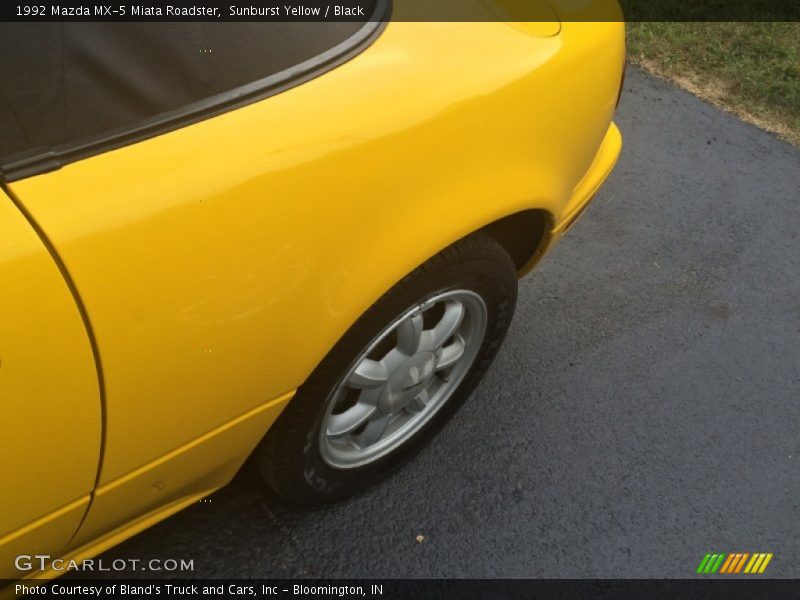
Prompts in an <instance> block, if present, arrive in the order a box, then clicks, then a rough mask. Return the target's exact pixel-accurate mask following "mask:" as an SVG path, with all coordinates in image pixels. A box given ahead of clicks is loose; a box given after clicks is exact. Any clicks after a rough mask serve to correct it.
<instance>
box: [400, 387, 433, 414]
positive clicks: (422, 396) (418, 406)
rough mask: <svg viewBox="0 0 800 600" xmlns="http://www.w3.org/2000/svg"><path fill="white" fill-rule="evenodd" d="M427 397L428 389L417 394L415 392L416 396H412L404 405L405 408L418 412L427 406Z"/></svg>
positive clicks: (428, 395) (411, 411) (428, 396)
mask: <svg viewBox="0 0 800 600" xmlns="http://www.w3.org/2000/svg"><path fill="white" fill-rule="evenodd" d="M429 399H430V394H428V390H422V391H421V392H420V393H419V394H417V396H416V398H414V399H413V400H412V401H411V402H410V403H409V404H408V406H406V410H407V411H408V412H410V413H418V412H419V411H421V410H423V409H424V408H425V407H426V406H428V400H429Z"/></svg>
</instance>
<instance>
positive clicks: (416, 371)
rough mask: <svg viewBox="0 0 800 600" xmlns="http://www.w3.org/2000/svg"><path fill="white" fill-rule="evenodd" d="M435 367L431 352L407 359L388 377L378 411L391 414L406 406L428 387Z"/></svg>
mask: <svg viewBox="0 0 800 600" xmlns="http://www.w3.org/2000/svg"><path fill="white" fill-rule="evenodd" d="M435 367H436V355H435V354H434V353H433V352H420V353H419V354H415V355H414V356H412V357H411V358H409V359H408V360H407V361H406V362H405V363H403V364H402V365H401V366H400V367H398V368H397V370H396V371H395V372H394V373H392V374H391V375H390V376H389V379H388V381H387V382H386V386H385V387H384V388H383V393H381V396H380V398H379V400H378V410H380V411H381V412H383V413H385V414H393V413H396V412H399V411H401V410H402V409H403V408H405V407H406V406H408V404H409V403H410V402H411V401H412V400H413V399H414V398H415V397H417V396H418V395H419V393H420V392H421V391H422V390H424V389H425V387H426V386H427V385H428V383H429V382H430V380H431V377H432V376H433V373H434V368H435Z"/></svg>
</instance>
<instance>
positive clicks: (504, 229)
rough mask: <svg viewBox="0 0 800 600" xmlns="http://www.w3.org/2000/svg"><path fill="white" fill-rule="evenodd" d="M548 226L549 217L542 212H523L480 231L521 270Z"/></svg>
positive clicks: (534, 210) (484, 227) (535, 249)
mask: <svg viewBox="0 0 800 600" xmlns="http://www.w3.org/2000/svg"><path fill="white" fill-rule="evenodd" d="M549 224H550V215H549V214H548V213H547V211H544V210H537V209H531V210H524V211H522V212H518V213H514V214H513V215H508V216H506V217H503V218H502V219H498V220H497V221H494V222H493V223H489V224H488V225H484V226H483V227H482V228H481V231H483V232H485V233H487V234H488V235H490V236H491V237H492V238H494V240H495V241H496V242H497V243H498V244H500V245H501V246H502V247H503V248H504V249H505V251H506V252H508V254H509V256H511V260H513V261H514V265H516V267H517V269H518V270H519V269H522V268H523V267H524V266H525V265H526V264H528V261H530V259H531V258H533V255H534V254H535V253H536V251H537V250H538V249H539V248H540V247H541V246H542V242H544V240H545V236H546V233H547V230H548V225H549Z"/></svg>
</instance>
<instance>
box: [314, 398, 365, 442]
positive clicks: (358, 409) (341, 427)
mask: <svg viewBox="0 0 800 600" xmlns="http://www.w3.org/2000/svg"><path fill="white" fill-rule="evenodd" d="M376 410H377V408H376V407H375V406H373V405H371V404H367V403H366V402H359V403H357V404H356V405H355V406H352V407H350V408H348V409H347V410H346V411H344V412H343V413H341V414H338V415H331V416H330V417H329V418H328V428H327V430H326V433H327V435H328V437H331V438H339V437H342V436H343V435H346V434H348V433H350V432H351V431H353V430H354V429H357V428H358V427H360V426H361V425H362V424H363V423H364V421H366V420H367V419H369V418H370V416H372V414H373V413H374V412H375V411H376Z"/></svg>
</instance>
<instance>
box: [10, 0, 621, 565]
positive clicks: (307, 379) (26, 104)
mask: <svg viewBox="0 0 800 600" xmlns="http://www.w3.org/2000/svg"><path fill="white" fill-rule="evenodd" d="M398 4H399V3H398ZM578 4H581V3H578ZM375 10H376V11H382V10H386V5H385V3H384V2H382V1H378V2H376V4H375ZM381 14H383V13H381ZM561 21H562V22H559V21H558V20H552V21H548V22H537V23H518V22H514V23H505V22H497V21H494V22H462V23H444V22H442V23H433V22H427V23H425V22H396V21H391V20H389V21H388V22H386V21H385V20H383V21H382V20H381V19H376V20H371V21H369V22H360V23H354V22H349V23H330V22H328V23H299V24H298V23H294V24H286V23H284V24H269V23H227V24H224V25H219V24H210V23H182V24H175V23H146V24H143V23H136V24H124V25H121V24H116V23H64V24H59V23H53V24H49V23H41V24H4V25H2V26H0V27H2V30H1V31H0V55H2V56H3V57H4V60H3V61H2V64H0V74H1V75H2V81H3V86H2V89H1V90H0V105H2V106H3V108H2V111H0V113H2V114H1V116H0V171H2V177H3V184H2V192H0V232H2V237H1V238H0V244H1V245H0V248H1V249H2V250H1V252H0V290H1V291H0V403H2V437H0V457H1V458H0V461H2V473H3V477H2V490H0V498H2V510H0V578H20V577H48V576H54V575H58V574H60V573H61V572H62V571H63V570H64V568H66V566H67V565H69V564H77V563H79V562H80V561H82V560H84V559H87V558H89V557H92V556H94V555H97V554H98V553H100V552H103V551H104V550H106V549H107V548H109V547H111V546H113V545H115V544H117V543H119V542H120V541H122V540H124V539H126V538H128V537H129V536H131V535H133V534H135V533H136V532H139V531H141V530H143V529H145V528H146V527H149V526H150V525H152V524H154V523H156V522H157V521H160V520H162V519H164V518H166V517H167V516H169V515H171V514H173V513H175V512H176V511H178V510H180V509H182V508H184V507H186V506H188V505H191V504H193V503H196V502H198V501H199V500H200V499H201V498H203V497H204V496H206V495H207V494H210V493H211V492H213V491H214V490H217V489H218V488H220V487H221V486H223V485H225V484H226V483H227V482H228V481H229V480H230V479H231V478H232V477H233V476H234V474H235V473H236V472H237V470H238V469H239V468H240V467H241V465H242V464H243V462H244V461H245V459H247V458H248V457H249V456H251V455H253V465H254V468H256V469H258V470H259V471H260V472H261V474H262V475H263V478H264V480H265V481H266V483H267V484H268V485H269V486H271V487H272V488H273V489H274V491H275V492H276V493H277V494H278V495H279V496H281V497H282V498H284V499H285V500H286V501H288V502H290V503H292V504H293V505H296V506H301V505H302V506H314V505H320V504H324V503H328V502H331V501H334V500H338V499H341V498H343V497H345V496H347V495H349V494H352V493H354V492H356V491H358V490H361V489H363V488H364V487H365V486H368V485H370V484H373V483H374V482H376V481H377V480H379V479H380V478H381V477H383V476H385V475H386V474H388V473H389V472H391V471H392V470H393V469H395V468H396V467H398V466H400V465H401V464H402V463H404V462H406V461H407V460H408V459H409V458H410V457H411V456H413V455H414V454H415V453H416V452H417V451H418V450H419V449H420V447H421V446H422V445H423V444H425V443H426V442H428V441H429V440H430V439H431V438H432V437H433V435H434V434H435V433H436V432H437V430H439V429H440V428H441V427H442V425H443V423H444V422H445V421H446V420H447V419H449V418H450V417H451V416H452V415H453V413H454V412H455V411H456V410H457V409H458V407H459V406H460V405H461V404H462V403H463V402H464V400H465V399H466V398H467V396H468V395H469V393H470V392H471V391H472V390H473V389H474V388H475V386H476V385H477V383H478V382H479V380H480V379H481V377H482V376H483V374H484V373H485V372H486V370H487V369H488V368H489V366H490V364H491V362H492V359H493V357H494V355H495V353H496V352H497V350H498V348H499V347H500V344H501V342H502V340H503V337H504V336H505V334H506V331H507V330H508V328H509V325H510V322H511V318H512V315H513V312H514V304H515V299H516V294H517V279H518V277H520V276H522V275H524V274H525V273H527V272H528V271H530V270H531V268H532V267H533V266H534V265H535V264H536V263H537V261H539V259H540V258H541V257H542V256H543V255H544V254H545V253H546V252H547V251H548V250H549V249H550V248H552V246H553V244H554V243H555V242H556V241H557V240H558V239H559V238H560V237H561V236H562V234H563V233H564V232H565V231H566V230H567V229H568V228H569V227H570V225H571V224H572V223H573V222H574V221H575V219H576V218H577V217H578V215H579V214H580V213H581V211H582V210H583V209H584V208H585V207H586V205H587V203H588V202H589V201H590V200H591V198H592V196H593V195H594V194H595V192H596V191H597V189H598V187H599V186H600V185H601V183H602V182H603V181H604V179H605V178H606V176H607V175H608V174H609V172H610V171H611V169H612V168H613V166H614V163H615V161H616V159H617V156H618V154H619V152H620V148H621V138H620V133H619V131H618V130H617V128H616V126H615V125H614V124H613V122H612V117H613V113H614V110H615V106H616V103H617V101H618V96H619V91H620V88H621V81H622V77H623V71H624V58H625V48H624V26H623V24H622V23H620V22H576V21H574V19H568V18H566V17H564V16H563V14H562V19H561ZM565 301H567V300H566V299H565ZM439 451H441V452H447V451H448V449H447V448H445V447H442V448H440V450H439ZM20 557H22V558H20ZM36 557H45V558H36ZM54 561H56V562H54ZM70 561H73V563H70Z"/></svg>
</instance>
